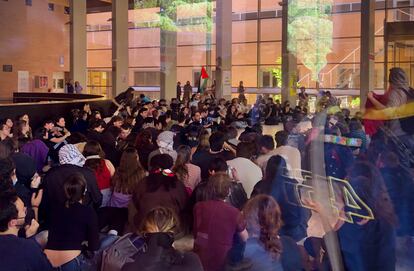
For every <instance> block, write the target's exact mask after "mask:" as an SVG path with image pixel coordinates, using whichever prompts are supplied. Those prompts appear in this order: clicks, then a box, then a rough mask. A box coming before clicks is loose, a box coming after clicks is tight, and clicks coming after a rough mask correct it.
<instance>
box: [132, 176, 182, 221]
mask: <svg viewBox="0 0 414 271" xmlns="http://www.w3.org/2000/svg"><path fill="white" fill-rule="evenodd" d="M151 176H152V175H151V174H150V175H149V176H148V177H146V178H144V179H143V180H142V181H141V182H139V183H138V185H137V188H136V190H135V193H134V195H133V202H134V205H135V208H136V209H137V214H136V216H135V225H139V224H140V223H141V222H142V220H143V218H144V216H145V214H146V213H147V212H148V211H149V210H152V209H153V208H155V207H159V206H161V207H166V208H171V209H172V210H174V212H175V213H176V214H177V215H178V216H179V217H180V216H182V213H183V211H184V209H185V207H186V204H187V200H188V195H187V192H186V189H185V186H184V184H183V183H182V182H180V181H178V180H176V179H175V180H174V179H171V182H175V187H170V188H169V190H167V189H166V188H165V186H164V185H162V184H161V185H160V186H159V187H158V188H157V189H156V190H155V191H154V192H150V191H149V189H148V187H149V183H151V182H154V180H152V179H151ZM182 228H184V227H182Z"/></svg>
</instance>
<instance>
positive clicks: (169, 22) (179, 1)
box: [134, 0, 213, 33]
mask: <svg viewBox="0 0 414 271" xmlns="http://www.w3.org/2000/svg"><path fill="white" fill-rule="evenodd" d="M151 8H159V9H160V11H159V12H158V13H157V16H156V17H157V19H156V20H154V21H152V22H150V23H140V22H139V19H140V18H137V20H136V22H135V26H136V27H144V26H145V27H154V28H161V29H162V30H165V31H172V32H178V31H196V32H200V31H202V32H207V33H211V31H212V29H213V20H212V16H211V15H212V11H213V5H212V2H211V0H134V9H151ZM178 10H180V11H182V12H185V13H186V14H193V13H197V12H198V11H199V10H206V16H204V17H203V18H198V19H197V20H196V22H195V23H192V24H188V25H180V24H179V22H177V19H176V17H177V11H178ZM200 26H201V27H200Z"/></svg>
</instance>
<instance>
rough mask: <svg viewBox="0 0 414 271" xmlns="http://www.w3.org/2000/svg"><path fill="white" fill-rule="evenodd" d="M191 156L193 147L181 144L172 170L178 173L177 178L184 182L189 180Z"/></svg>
mask: <svg viewBox="0 0 414 271" xmlns="http://www.w3.org/2000/svg"><path fill="white" fill-rule="evenodd" d="M190 158H191V148H190V147H189V146H187V145H181V146H179V147H178V149H177V160H175V164H174V167H173V168H172V171H174V173H175V175H177V179H178V180H180V181H182V182H184V183H185V182H186V180H188V167H187V163H189V162H190Z"/></svg>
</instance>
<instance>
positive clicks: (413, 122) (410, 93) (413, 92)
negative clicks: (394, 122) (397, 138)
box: [400, 88, 414, 135]
mask: <svg viewBox="0 0 414 271" xmlns="http://www.w3.org/2000/svg"><path fill="white" fill-rule="evenodd" d="M403 91H404V93H405V94H406V95H407V104H410V103H411V104H413V105H414V89H412V88H410V89H409V90H405V89H403ZM409 107H410V108H411V106H409ZM411 111H413V112H410V114H409V116H408V117H405V118H401V119H400V126H401V129H402V130H403V131H404V132H405V133H407V134H408V135H414V110H411Z"/></svg>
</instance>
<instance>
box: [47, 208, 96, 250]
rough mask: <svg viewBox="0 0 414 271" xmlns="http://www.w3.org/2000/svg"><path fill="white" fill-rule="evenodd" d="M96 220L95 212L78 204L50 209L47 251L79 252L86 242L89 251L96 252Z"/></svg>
mask: <svg viewBox="0 0 414 271" xmlns="http://www.w3.org/2000/svg"><path fill="white" fill-rule="evenodd" d="M98 232H99V230H98V218H97V215H96V213H95V211H94V210H93V209H92V208H91V207H89V206H85V205H82V204H80V203H78V202H77V203H74V204H72V205H70V206H69V208H66V207H64V206H55V207H52V212H51V222H50V229H49V239H48V242H47V246H46V248H47V249H52V250H81V249H82V246H81V244H82V242H83V241H88V249H89V250H92V251H94V250H98V248H99V235H98Z"/></svg>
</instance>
